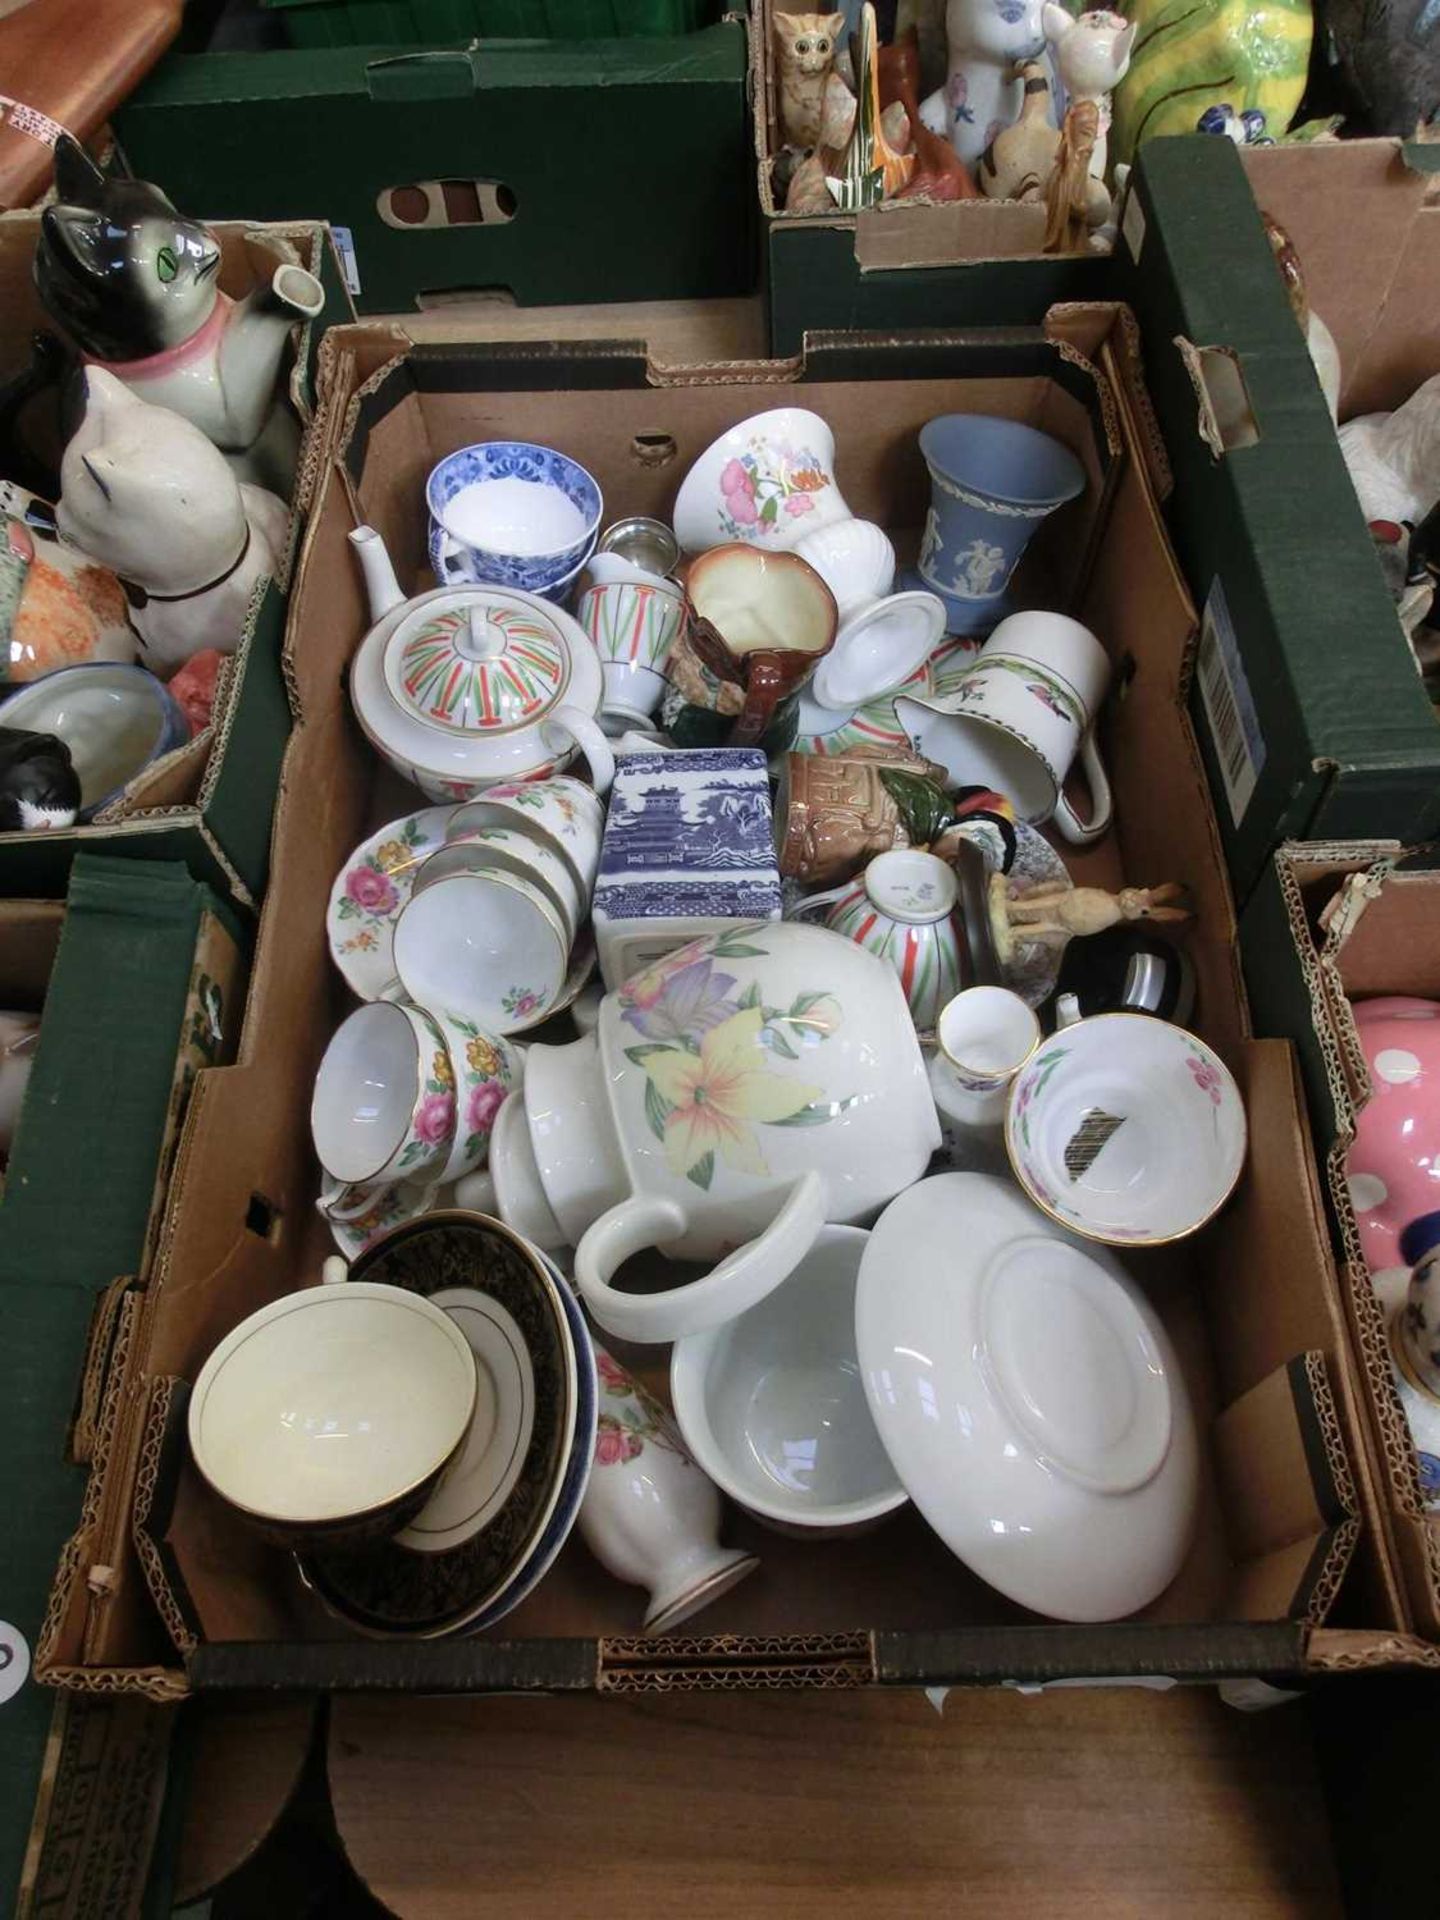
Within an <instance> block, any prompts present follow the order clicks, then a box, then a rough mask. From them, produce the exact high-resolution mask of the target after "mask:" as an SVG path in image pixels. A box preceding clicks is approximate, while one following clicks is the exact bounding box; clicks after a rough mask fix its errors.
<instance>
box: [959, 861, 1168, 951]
mask: <svg viewBox="0 0 1440 1920" xmlns="http://www.w3.org/2000/svg"><path fill="white" fill-rule="evenodd" d="M1184 899H1185V891H1184V888H1183V887H1180V886H1177V885H1176V884H1175V883H1174V882H1173V881H1167V882H1166V884H1165V885H1164V886H1162V887H1122V888H1121V889H1120V891H1119V892H1118V893H1106V892H1105V891H1104V889H1103V888H1101V887H1044V888H1037V889H1036V890H1035V891H1033V892H1031V893H1022V894H1018V895H1012V894H1011V893H1010V892H1009V889H1008V885H1007V882H1006V879H1005V876H1004V874H1001V873H992V874H991V876H990V928H991V932H992V934H993V936H994V939H995V951H996V954H997V955H998V956H999V959H1000V962H1001V964H1002V965H1004V964H1006V963H1008V961H1009V959H1010V957H1011V955H1012V953H1013V951H1014V948H1015V945H1016V943H1017V942H1019V941H1031V940H1044V941H1046V942H1048V943H1049V944H1050V945H1052V946H1057V947H1063V946H1064V945H1065V944H1066V942H1067V941H1069V940H1072V939H1074V938H1075V937H1076V936H1077V935H1084V934H1091V933H1103V932H1104V931H1105V929H1106V928H1107V927H1114V926H1118V925H1119V923H1120V922H1121V921H1122V920H1188V919H1189V918H1190V909H1189V908H1188V906H1186V905H1185V904H1184Z"/></svg>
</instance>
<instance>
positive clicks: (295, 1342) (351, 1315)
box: [188, 1282, 476, 1547]
mask: <svg viewBox="0 0 1440 1920" xmlns="http://www.w3.org/2000/svg"><path fill="white" fill-rule="evenodd" d="M475 1396H476V1374H475V1359H474V1355H473V1354H472V1353H471V1350H470V1343H469V1341H468V1340H467V1339H466V1338H465V1335H464V1334H463V1333H462V1332H461V1330H460V1329H459V1328H458V1327H457V1326H456V1325H455V1324H454V1323H453V1322H452V1321H451V1320H450V1319H449V1318H448V1316H447V1315H445V1314H444V1313H442V1312H441V1310H440V1309H439V1308H438V1307H433V1306H431V1304H430V1302H429V1301H428V1300H424V1299H421V1298H419V1297H418V1296H416V1295H414V1294H410V1293H405V1292H403V1291H402V1290H401V1289H400V1288H399V1287H387V1286H381V1285H378V1284H370V1283H365V1282H357V1283H355V1284H345V1285H335V1286H318V1287H307V1288H304V1289H302V1291H300V1292H299V1293H292V1294H287V1295H286V1296H285V1297H284V1299H281V1300H276V1301H273V1302H272V1303H271V1304H270V1305H269V1306H268V1307H262V1308H261V1309H260V1311H259V1312H258V1313H253V1314H251V1315H250V1317H249V1319H248V1320H242V1321H241V1323H240V1325H239V1326H238V1327H236V1328H235V1330H234V1331H233V1332H232V1333H230V1334H228V1335H227V1336H226V1338H225V1339H224V1340H222V1341H221V1342H220V1345H219V1346H218V1347H216V1349H215V1351H214V1352H213V1353H212V1354H211V1355H210V1357H209V1359H208V1360H207V1361H206V1362H205V1364H204V1366H203V1367H202V1368H201V1369H200V1375H199V1378H198V1379H197V1380H196V1382H195V1390H194V1392H193V1393H192V1394H191V1396H190V1406H189V1412H188V1424H189V1435H190V1451H191V1453H192V1455H193V1456H194V1460H195V1465H196V1466H197V1467H198V1468H199V1470H200V1473H201V1474H202V1475H203V1477H204V1478H205V1480H206V1481H207V1482H208V1483H209V1485H210V1486H211V1487H212V1488H213V1489H214V1490H215V1492H216V1493H218V1494H219V1495H220V1497H221V1498H222V1499H223V1500H225V1501H226V1502H227V1503H228V1504H229V1505H230V1506H232V1507H234V1508H235V1509H236V1510H237V1511H238V1512H240V1513H242V1514H244V1516H245V1517H246V1519H247V1520H248V1521H249V1522H250V1523H251V1525H252V1526H254V1527H255V1528H256V1529H257V1530H258V1531H259V1532H261V1533H263V1534H264V1535H265V1537H266V1538H267V1539H269V1540H271V1541H273V1542H275V1543H276V1544H277V1545H280V1546H285V1547H301V1546H314V1545H321V1544H324V1545H329V1546H339V1545H345V1544H351V1543H358V1542H359V1541H362V1540H373V1539H378V1538H382V1537H383V1536H385V1535H387V1534H392V1533H396V1532H398V1531H399V1530H400V1529H401V1528H402V1527H404V1526H405V1525H406V1524H407V1523H408V1522H409V1521H410V1520H411V1519H412V1518H413V1517H414V1515H415V1514H417V1513H418V1512H419V1511H420V1509H421V1508H422V1507H423V1506H424V1504H425V1502H426V1500H427V1499H428V1498H429V1496H430V1494H431V1492H432V1491H433V1489H434V1487H435V1484H436V1482H437V1481H438V1479H439V1477H440V1475H441V1473H442V1472H443V1471H444V1469H445V1467H446V1465H447V1464H448V1463H449V1461H450V1459H451V1457H452V1456H453V1455H454V1454H455V1452H456V1451H457V1449H458V1448H459V1446H460V1444H461V1442H462V1441H463V1440H464V1438H465V1435H466V1433H467V1431H468V1430H469V1426H470V1420H471V1416H472V1415H473V1413H474V1410H475Z"/></svg>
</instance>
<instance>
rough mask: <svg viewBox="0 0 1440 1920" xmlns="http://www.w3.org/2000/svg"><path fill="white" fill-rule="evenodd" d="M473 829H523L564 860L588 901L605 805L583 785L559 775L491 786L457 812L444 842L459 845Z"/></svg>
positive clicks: (452, 816) (594, 873)
mask: <svg viewBox="0 0 1440 1920" xmlns="http://www.w3.org/2000/svg"><path fill="white" fill-rule="evenodd" d="M477 827H523V828H524V829H525V831H526V832H527V833H528V834H530V835H532V836H533V837H534V838H536V839H541V840H544V841H546V842H547V843H548V844H549V845H550V846H552V847H553V848H554V849H555V851H556V852H557V853H559V854H561V855H562V856H563V857H564V859H565V860H566V861H567V862H568V864H569V866H570V870H571V872H572V873H573V874H574V875H575V878H576V880H577V881H578V882H579V883H580V889H581V891H582V893H583V894H584V896H585V898H586V899H587V900H588V899H589V897H590V895H591V894H592V893H593V892H594V890H595V876H596V874H597V873H598V872H599V871H600V840H601V836H602V835H603V833H604V831H605V803H604V801H603V800H602V799H601V798H600V797H599V795H598V794H597V793H596V792H595V789H594V788H593V787H587V786H586V784H585V782H584V781H583V780H576V779H573V778H572V777H571V776H570V775H569V774H563V773H562V774H556V775H555V776H554V777H553V778H551V779H549V780H516V781H512V782H508V783H506V784H505V785H503V786H498V787H490V788H488V789H487V790H486V792H485V793H484V794H483V795H482V796H481V797H480V798H479V799H478V800H468V801H466V803H465V805H464V806H461V807H456V809H455V811H454V813H453V814H452V815H451V817H450V825H449V829H448V831H447V833H446V838H447V839H449V840H463V839H464V838H465V836H466V835H467V834H468V833H473V832H474V830H475V829H476V828H477Z"/></svg>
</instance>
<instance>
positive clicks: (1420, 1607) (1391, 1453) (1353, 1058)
mask: <svg viewBox="0 0 1440 1920" xmlns="http://www.w3.org/2000/svg"><path fill="white" fill-rule="evenodd" d="M1326 850H1327V851H1334V852H1336V853H1339V852H1340V851H1341V849H1339V848H1333V849H1332V848H1327V849H1326ZM1299 851H1300V850H1299V849H1298V848H1296V847H1284V848H1282V849H1281V850H1280V852H1279V853H1278V854H1277V856H1276V866H1277V870H1278V873H1279V876H1280V886H1281V893H1282V896H1283V898H1284V901H1285V906H1286V910H1287V912H1288V914H1289V918H1290V931H1291V936H1292V938H1293V939H1294V942H1295V946H1296V951H1297V953H1298V954H1299V958H1300V966H1301V972H1302V974H1303V975H1304V978H1305V982H1306V985H1307V987H1308V989H1309V991H1310V1009H1311V1019H1312V1021H1313V1024H1314V1029H1315V1034H1316V1038H1317V1039H1318V1041H1319V1043H1320V1049H1321V1053H1322V1055H1323V1057H1324V1060H1325V1067H1326V1073H1327V1076H1328V1078H1329V1082H1330V1093H1331V1098H1332V1101H1333V1103H1334V1107H1335V1112H1336V1115H1337V1118H1338V1119H1339V1123H1340V1130H1339V1132H1338V1134H1337V1137H1336V1139H1335V1140H1334V1141H1333V1143H1332V1144H1331V1146H1330V1150H1329V1152H1328V1154H1327V1155H1326V1174H1327V1178H1328V1183H1329V1190H1330V1204H1331V1208H1332V1210H1333V1213H1334V1217H1335V1222H1336V1226H1337V1228H1338V1231H1339V1235H1340V1241H1341V1255H1342V1257H1341V1260H1340V1263H1339V1265H1340V1279H1341V1287H1342V1291H1343V1293H1344V1297H1345V1303H1346V1310H1347V1314H1348V1317H1349V1321H1350V1328H1351V1333H1352V1335H1353V1337H1354V1343H1355V1350H1356V1353H1357V1356H1358V1358H1359V1362H1360V1376H1361V1381H1362V1385H1363V1388H1364V1393H1365V1399H1366V1403H1367V1408H1368V1412H1369V1416H1370V1419H1369V1426H1370V1437H1371V1440H1372V1442H1373V1443H1374V1444H1375V1446H1376V1447H1377V1449H1378V1458H1377V1464H1378V1467H1379V1475H1380V1480H1381V1486H1382V1492H1383V1495H1384V1499H1383V1509H1384V1511H1385V1517H1386V1519H1387V1520H1388V1522H1389V1525H1390V1542H1389V1544H1390V1548H1391V1552H1392V1554H1393V1557H1394V1559H1395V1561H1396V1564H1397V1565H1398V1566H1399V1567H1400V1568H1401V1571H1402V1575H1403V1577H1404V1579H1405V1583H1406V1586H1407V1589H1408V1590H1409V1594H1410V1599H1411V1602H1412V1604H1413V1605H1414V1606H1415V1608H1416V1610H1417V1615H1418V1620H1417V1624H1418V1625H1420V1626H1421V1627H1422V1629H1423V1630H1424V1631H1425V1632H1426V1633H1428V1634H1429V1635H1431V1636H1440V1539H1437V1534H1436V1529H1435V1527H1434V1526H1433V1525H1432V1524H1431V1523H1430V1521H1429V1520H1428V1519H1427V1516H1426V1513H1425V1506H1424V1501H1423V1499H1422V1497H1421V1492H1420V1471H1419V1466H1418V1463H1417V1461H1416V1458H1415V1448H1414V1445H1413V1443H1412V1441H1411V1439H1410V1428H1409V1425H1408V1423H1407V1421H1406V1419H1405V1413H1404V1409H1403V1408H1402V1407H1401V1405H1400V1399H1399V1396H1398V1394H1397V1393H1396V1391H1395V1383H1394V1377H1393V1374H1392V1372H1391V1365H1390V1346H1389V1341H1388V1340H1387V1338H1386V1333H1385V1320H1384V1314H1383V1312H1382V1310H1381V1307H1380V1301H1379V1298H1378V1296H1377V1295H1376V1292H1375V1289H1374V1286H1373V1285H1372V1284H1371V1280H1370V1270H1369V1267H1368V1266H1367V1264H1366V1261H1365V1256H1364V1252H1363V1250H1362V1248H1361V1244H1360V1229H1359V1226H1358V1224H1357V1222H1356V1219H1355V1212H1354V1208H1353V1207H1352V1206H1351V1204H1350V1191H1349V1185H1348V1182H1347V1179H1346V1163H1347V1160H1348V1158H1349V1153H1350V1148H1351V1146H1352V1144H1353V1142H1354V1138H1355V1114H1356V1106H1355V1102H1354V1099H1353V1097H1352V1093H1351V1087H1352V1079H1351V1075H1352V1074H1353V1073H1354V1072H1355V1070H1356V1063H1357V1062H1358V1063H1359V1071H1360V1074H1361V1075H1362V1084H1366V1085H1368V1080H1369V1076H1368V1071H1367V1070H1366V1069H1365V1067H1364V1054H1363V1052H1362V1051H1361V1048H1360V1042H1359V1036H1358V1034H1357V1033H1356V1031H1355V1025H1354V1018H1353V1015H1352V1014H1351V1012H1350V1003H1349V1000H1348V998H1347V997H1346V994H1345V990H1344V983H1343V980H1342V978H1341V975H1340V969H1339V964H1338V955H1339V952H1340V948H1341V947H1342V946H1343V945H1344V940H1345V935H1346V933H1347V932H1348V930H1349V928H1350V927H1352V926H1353V925H1354V916H1353V910H1352V912H1351V914H1350V915H1348V916H1347V915H1345V914H1343V913H1342V914H1341V915H1340V916H1339V917H1338V920H1337V918H1336V917H1335V916H1331V923H1330V926H1329V930H1328V931H1327V932H1326V934H1325V937H1324V945H1323V946H1322V947H1321V949H1320V950H1319V951H1318V952H1317V951H1316V948H1315V945H1314V942H1313V940H1312V938H1311V935H1310V929H1309V925H1308V923H1307V920H1306V915H1305V907H1304V902H1303V900H1302V898H1301V894H1300V888H1299V884H1298V881H1297V879H1296V876H1295V872H1294V864H1293V863H1294V861H1295V860H1296V858H1297V857H1298V855H1299ZM1305 851H1306V852H1311V851H1312V850H1311V849H1309V848H1306V849H1305ZM1393 864H1394V863H1393V861H1391V860H1385V861H1381V862H1374V863H1370V862H1367V863H1366V865H1365V868H1364V871H1363V875H1362V878H1363V879H1364V881H1365V883H1366V884H1367V885H1371V884H1379V883H1380V882H1381V881H1382V880H1383V876H1384V874H1385V873H1387V872H1388V871H1389V870H1390V868H1391V866H1392V865H1393ZM1342 1036H1343V1037H1342Z"/></svg>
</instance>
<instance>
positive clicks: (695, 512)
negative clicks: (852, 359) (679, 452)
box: [675, 407, 850, 553]
mask: <svg viewBox="0 0 1440 1920" xmlns="http://www.w3.org/2000/svg"><path fill="white" fill-rule="evenodd" d="M849 517H850V509H849V508H848V507H847V506H846V504H845V502H844V500H843V499H842V498H841V496H840V489H839V488H838V487H837V486H836V484H835V436H834V434H833V433H832V432H831V431H830V429H829V427H828V426H827V425H826V424H825V422H824V421H823V420H822V419H821V418H820V416H819V414H818V413H810V412H809V411H808V410H807V409H805V408H804V407H775V408H772V409H771V411H770V412H768V413H757V414H755V415H753V416H752V417H751V418H750V419H749V420H742V421H741V422H740V424H739V425H738V426H735V427H732V428H731V429H730V431H729V432H728V433H722V434H721V436H720V438H719V439H718V440H716V441H714V442H713V443H712V444H711V445H710V446H708V447H707V448H706V449H705V451H704V453H702V454H701V456H700V458H699V459H698V460H697V461H696V462H695V464H694V466H693V467H691V469H690V471H689V473H687V474H686V476H685V480H684V483H683V485H682V486H681V488H680V494H679V498H678V499H677V500H676V502H675V533H676V537H677V538H678V540H679V542H680V545H681V547H682V548H683V549H684V550H685V552H686V553H704V552H705V551H706V550H707V548H709V547H718V546H721V545H722V544H723V543H724V542H725V541H727V540H743V541H745V542H746V543H747V544H749V545H751V546H757V547H766V548H768V549H769V550H770V551H771V552H772V553H775V552H779V551H781V550H783V549H785V548H787V547H793V546H794V545H795V543H796V542H797V541H798V540H801V539H803V538H804V536H805V535H806V534H808V533H815V532H817V531H818V530H819V529H820V528H821V527H826V526H829V525H831V524H832V523H833V522H834V521H837V520H846V519H848V518H849Z"/></svg>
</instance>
